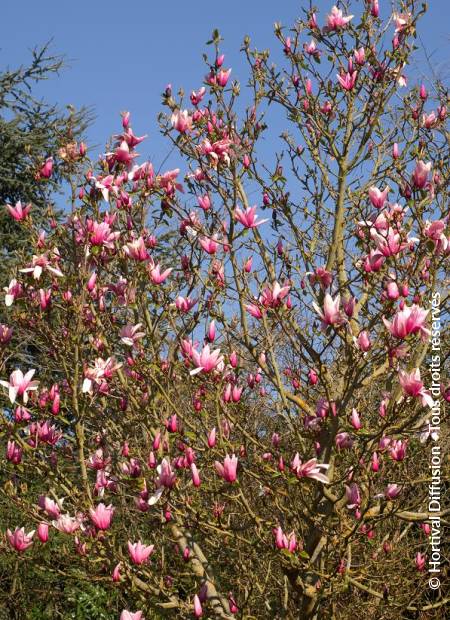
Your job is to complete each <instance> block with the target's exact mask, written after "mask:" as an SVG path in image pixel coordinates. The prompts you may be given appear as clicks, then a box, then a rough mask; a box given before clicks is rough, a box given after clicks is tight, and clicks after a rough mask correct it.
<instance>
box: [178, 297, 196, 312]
mask: <svg viewBox="0 0 450 620" xmlns="http://www.w3.org/2000/svg"><path fill="white" fill-rule="evenodd" d="M197 301H198V299H191V298H190V297H181V295H179V296H178V297H177V298H176V299H175V307H176V308H177V310H179V311H180V312H184V313H186V312H189V310H191V308H193V307H194V306H195V304H196V303H197Z"/></svg>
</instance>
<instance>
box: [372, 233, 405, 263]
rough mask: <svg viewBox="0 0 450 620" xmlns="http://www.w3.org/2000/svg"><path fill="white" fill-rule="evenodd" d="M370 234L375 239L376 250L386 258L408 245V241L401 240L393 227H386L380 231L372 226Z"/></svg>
mask: <svg viewBox="0 0 450 620" xmlns="http://www.w3.org/2000/svg"><path fill="white" fill-rule="evenodd" d="M370 236H371V237H372V239H373V240H374V241H375V244H376V246H377V250H378V251H379V252H381V254H382V255H383V256H385V257H386V258H389V256H396V255H397V254H399V253H400V252H401V251H402V250H404V249H405V248H406V247H408V245H409V242H406V241H402V240H401V235H400V233H398V232H397V231H396V230H394V229H393V228H388V229H387V230H383V231H381V232H378V231H376V230H375V229H373V228H372V229H371V231H370Z"/></svg>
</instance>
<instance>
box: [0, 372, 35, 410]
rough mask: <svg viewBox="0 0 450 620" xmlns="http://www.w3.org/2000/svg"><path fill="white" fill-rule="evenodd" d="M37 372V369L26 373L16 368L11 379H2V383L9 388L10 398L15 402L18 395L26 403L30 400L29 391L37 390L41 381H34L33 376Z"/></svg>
mask: <svg viewBox="0 0 450 620" xmlns="http://www.w3.org/2000/svg"><path fill="white" fill-rule="evenodd" d="M35 372H36V370H35V369H32V370H29V371H28V372H27V373H26V374H25V375H24V374H23V372H22V371H21V370H19V369H16V370H14V371H13V372H12V373H11V375H10V377H9V381H0V385H2V386H3V387H5V388H8V396H9V400H10V401H11V402H12V403H14V402H15V401H16V398H17V397H18V396H22V397H23V402H24V404H25V405H26V404H27V402H28V392H30V391H34V390H37V387H38V385H39V381H32V380H31V379H32V377H33V375H34V373H35Z"/></svg>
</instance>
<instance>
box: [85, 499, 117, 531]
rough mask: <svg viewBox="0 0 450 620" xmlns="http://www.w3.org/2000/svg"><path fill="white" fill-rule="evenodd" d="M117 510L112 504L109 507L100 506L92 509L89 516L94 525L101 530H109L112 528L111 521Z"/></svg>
mask: <svg viewBox="0 0 450 620" xmlns="http://www.w3.org/2000/svg"><path fill="white" fill-rule="evenodd" d="M114 511H115V508H113V506H112V505H111V504H110V505H109V506H105V504H103V503H100V504H98V505H97V506H96V507H95V509H94V508H91V509H90V510H89V515H90V517H91V521H92V523H93V524H94V525H95V527H96V528H97V529H99V530H107V529H108V528H109V527H110V526H111V521H112V518H113V515H114Z"/></svg>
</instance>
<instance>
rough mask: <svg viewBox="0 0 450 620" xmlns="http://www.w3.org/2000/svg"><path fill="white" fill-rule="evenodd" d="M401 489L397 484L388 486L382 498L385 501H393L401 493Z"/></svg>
mask: <svg viewBox="0 0 450 620" xmlns="http://www.w3.org/2000/svg"><path fill="white" fill-rule="evenodd" d="M401 490H402V488H401V487H400V486H399V485H398V484H388V485H387V487H386V489H385V491H384V493H383V496H384V497H385V498H386V499H391V500H392V499H395V498H396V497H398V496H399V495H400V493H401Z"/></svg>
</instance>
